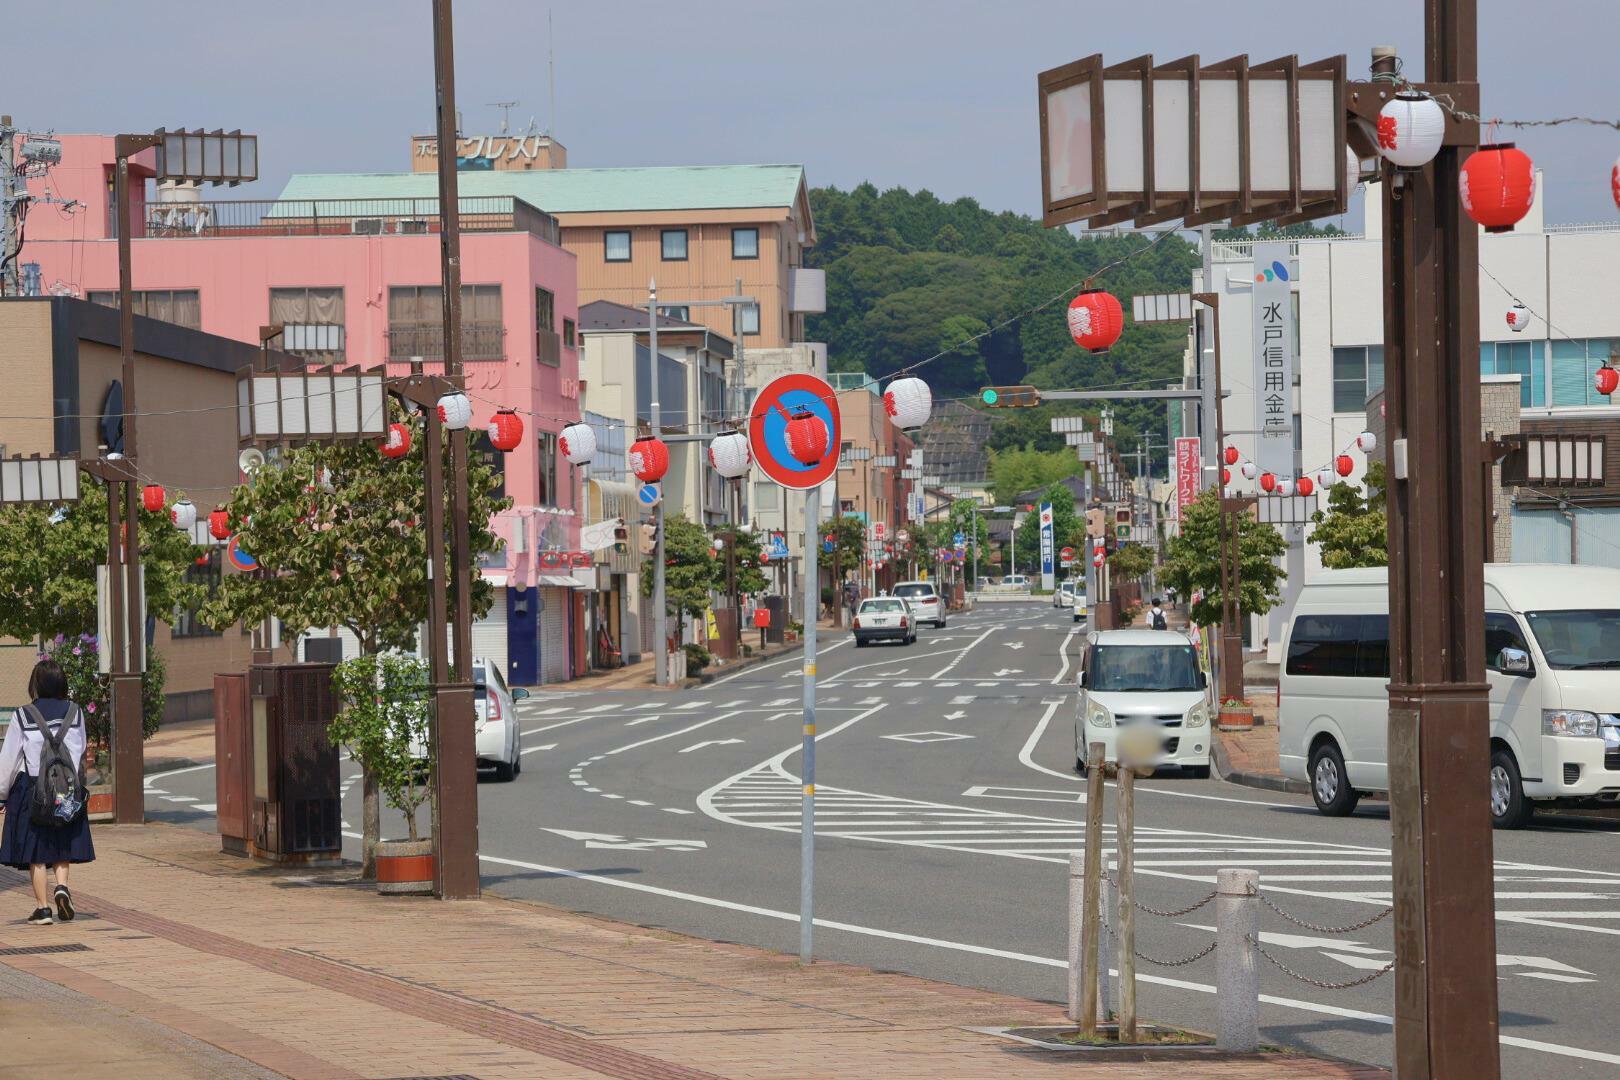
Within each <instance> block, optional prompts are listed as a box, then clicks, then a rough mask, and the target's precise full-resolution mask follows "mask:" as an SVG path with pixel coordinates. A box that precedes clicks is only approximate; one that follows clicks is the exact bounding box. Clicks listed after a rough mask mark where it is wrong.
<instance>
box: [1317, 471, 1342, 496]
mask: <svg viewBox="0 0 1620 1080" xmlns="http://www.w3.org/2000/svg"><path fill="white" fill-rule="evenodd" d="M1338 479H1339V478H1338V477H1337V476H1336V475H1334V472H1333V470H1332V469H1317V470H1316V486H1317V487H1319V488H1321V489H1322V490H1323V491H1326V490H1327V489H1328V488H1330V487H1332V486H1333V485H1334V484H1335V483H1337V482H1338Z"/></svg>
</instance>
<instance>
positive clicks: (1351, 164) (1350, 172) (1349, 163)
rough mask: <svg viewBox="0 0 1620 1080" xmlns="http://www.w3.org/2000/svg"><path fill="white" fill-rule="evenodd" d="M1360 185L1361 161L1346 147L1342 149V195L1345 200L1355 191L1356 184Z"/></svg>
mask: <svg viewBox="0 0 1620 1080" xmlns="http://www.w3.org/2000/svg"><path fill="white" fill-rule="evenodd" d="M1360 183H1361V159H1360V158H1358V157H1356V152H1355V151H1354V150H1352V149H1350V148H1349V147H1348V146H1347V147H1345V148H1344V194H1345V198H1349V197H1350V193H1351V192H1353V191H1355V190H1356V186H1357V185H1358V184H1360Z"/></svg>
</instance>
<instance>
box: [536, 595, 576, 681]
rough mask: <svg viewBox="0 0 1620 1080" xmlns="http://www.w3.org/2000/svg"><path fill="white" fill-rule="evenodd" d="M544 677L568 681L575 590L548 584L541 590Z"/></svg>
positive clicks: (542, 672)
mask: <svg viewBox="0 0 1620 1080" xmlns="http://www.w3.org/2000/svg"><path fill="white" fill-rule="evenodd" d="M540 598H541V605H542V606H541V608H540V681H541V682H546V683H556V682H567V681H568V609H569V608H570V607H571V606H572V605H573V602H574V601H573V590H572V589H560V588H554V587H551V586H547V587H546V588H543V589H541V590H540Z"/></svg>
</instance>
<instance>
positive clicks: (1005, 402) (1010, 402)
mask: <svg viewBox="0 0 1620 1080" xmlns="http://www.w3.org/2000/svg"><path fill="white" fill-rule="evenodd" d="M979 400H980V401H981V402H983V403H984V404H985V405H987V406H989V407H990V408H992V409H1028V408H1032V407H1034V406H1036V405H1039V404H1040V403H1041V392H1040V391H1039V390H1037V389H1035V388H1034V387H1033V386H986V387H985V388H984V389H983V390H980V391H979Z"/></svg>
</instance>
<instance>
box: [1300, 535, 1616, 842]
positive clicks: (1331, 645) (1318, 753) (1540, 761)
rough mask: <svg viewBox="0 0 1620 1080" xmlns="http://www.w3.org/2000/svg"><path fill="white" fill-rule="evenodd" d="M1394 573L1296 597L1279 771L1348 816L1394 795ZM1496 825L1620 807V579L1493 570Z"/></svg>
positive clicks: (1488, 666)
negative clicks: (1362, 803)
mask: <svg viewBox="0 0 1620 1080" xmlns="http://www.w3.org/2000/svg"><path fill="white" fill-rule="evenodd" d="M1389 645H1390V642H1389V575H1388V571H1387V570H1386V569H1385V568H1384V567H1378V568H1375V569H1364V570H1325V571H1323V572H1321V573H1320V574H1318V575H1316V576H1315V577H1314V578H1312V579H1311V580H1310V581H1309V582H1307V583H1306V584H1305V587H1304V588H1303V589H1301V590H1300V594H1299V600H1298V602H1297V603H1296V604H1295V607H1294V613H1293V616H1292V618H1291V619H1290V621H1289V626H1288V636H1287V638H1286V640H1285V642H1284V654H1283V655H1284V662H1283V668H1282V671H1281V673H1280V674H1279V677H1278V678H1279V686H1278V689H1279V702H1278V709H1277V713H1278V715H1277V737H1278V759H1279V764H1280V765H1281V768H1282V772H1283V775H1285V776H1289V777H1292V778H1294V779H1296V780H1304V781H1306V782H1307V783H1309V784H1310V786H1311V797H1312V798H1313V799H1314V800H1315V801H1316V808H1317V809H1318V810H1319V811H1321V812H1322V813H1323V814H1327V815H1329V816H1333V817H1336V816H1340V815H1343V814H1348V813H1350V812H1351V811H1352V810H1354V809H1355V808H1356V803H1357V802H1358V801H1359V800H1360V798H1361V796H1362V794H1363V793H1364V792H1369V791H1388V790H1389V731H1388V722H1389V697H1388V692H1387V690H1386V684H1387V683H1388V682H1389ZM1485 677H1486V681H1487V682H1488V683H1489V686H1490V716H1491V729H1490V738H1491V747H1490V750H1491V758H1490V784H1491V788H1490V790H1491V821H1492V823H1493V824H1494V825H1495V826H1496V827H1497V828H1501V829H1511V828H1517V827H1519V826H1521V825H1523V824H1525V823H1526V822H1527V821H1528V820H1529V819H1530V817H1531V815H1532V813H1533V811H1534V809H1535V807H1536V806H1537V805H1554V804H1563V805H1576V806H1609V807H1613V806H1616V805H1620V704H1617V703H1620V570H1616V569H1609V568H1605V567H1599V566H1569V565H1538V564H1534V563H1488V564H1486V566H1485Z"/></svg>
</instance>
